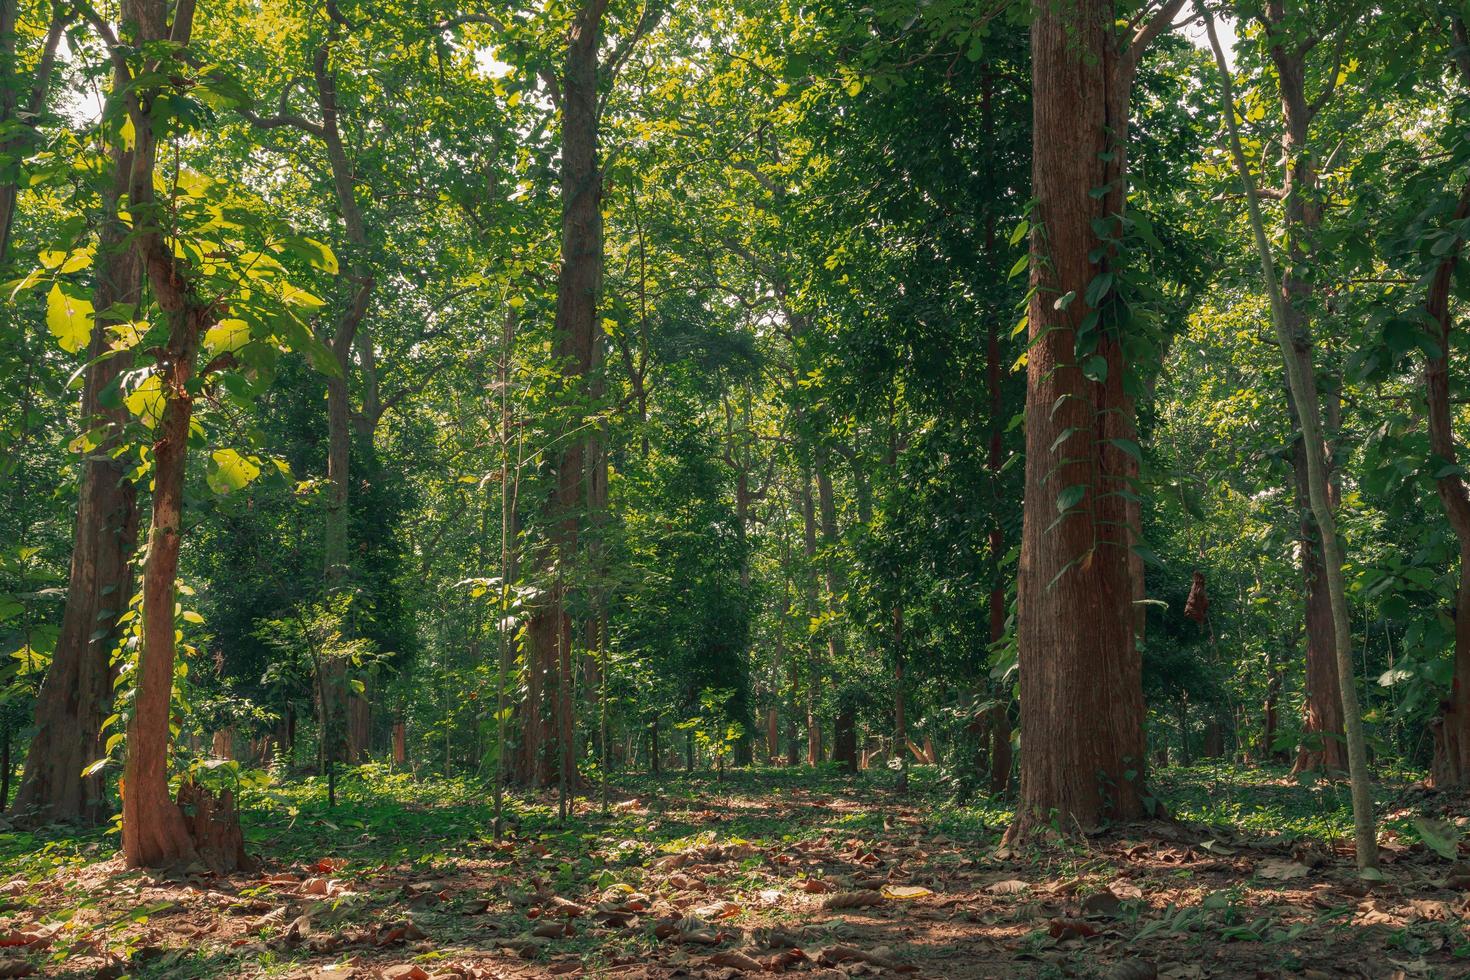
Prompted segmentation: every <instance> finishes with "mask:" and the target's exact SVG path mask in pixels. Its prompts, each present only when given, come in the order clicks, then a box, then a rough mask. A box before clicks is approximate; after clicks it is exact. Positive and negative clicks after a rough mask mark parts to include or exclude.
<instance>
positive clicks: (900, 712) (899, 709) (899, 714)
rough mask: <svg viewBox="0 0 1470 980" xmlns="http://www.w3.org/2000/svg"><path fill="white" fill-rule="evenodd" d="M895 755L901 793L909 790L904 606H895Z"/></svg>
mask: <svg viewBox="0 0 1470 980" xmlns="http://www.w3.org/2000/svg"><path fill="white" fill-rule="evenodd" d="M892 639H893V755H892V756H891V758H893V759H897V760H898V784H897V789H898V792H899V793H900V794H903V793H907V792H908V790H909V754H908V751H907V747H908V743H909V722H908V687H907V684H906V683H905V680H904V650H903V607H902V606H894V607H893V633H892Z"/></svg>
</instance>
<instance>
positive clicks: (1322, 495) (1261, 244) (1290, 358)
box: [1196, 0, 1378, 870]
mask: <svg viewBox="0 0 1470 980" xmlns="http://www.w3.org/2000/svg"><path fill="white" fill-rule="evenodd" d="M1196 6H1197V7H1198V9H1199V11H1200V16H1201V17H1202V18H1203V20H1204V22H1205V29H1206V32H1207V34H1208V35H1209V39H1210V47H1211V49H1213V51H1214V54H1215V65H1216V68H1217V69H1218V71H1219V76H1220V96H1221V98H1220V102H1221V107H1220V108H1221V115H1222V116H1223V117H1224V120H1225V128H1226V131H1227V132H1228V133H1229V137H1230V151H1231V155H1232V156H1233V157H1234V159H1235V166H1236V169H1237V171H1238V173H1239V176H1240V182H1241V186H1242V188H1243V189H1244V191H1245V198H1246V208H1247V212H1248V215H1249V217H1250V225H1251V231H1252V233H1253V235H1254V238H1255V246H1256V253H1257V255H1258V256H1259V258H1260V261H1261V275H1262V278H1263V279H1264V280H1265V287H1266V295H1267V299H1268V300H1269V302H1270V304H1271V322H1272V326H1273V327H1274V328H1275V332H1276V342H1277V345H1278V346H1279V347H1280V348H1281V359H1282V363H1283V366H1284V367H1285V369H1286V380H1287V384H1288V386H1289V387H1290V389H1291V393H1292V396H1293V398H1294V399H1295V401H1296V404H1297V407H1298V409H1299V414H1300V421H1301V429H1302V433H1301V434H1302V437H1301V443H1302V444H1303V445H1304V446H1305V447H1306V453H1307V480H1308V487H1309V489H1310V491H1311V503H1312V515H1313V517H1315V518H1316V520H1317V527H1318V529H1319V531H1320V532H1321V537H1322V558H1323V563H1324V566H1325V569H1326V580H1327V589H1328V595H1329V597H1330V599H1331V604H1332V626H1333V641H1334V643H1333V645H1334V649H1335V652H1336V657H1337V678H1338V685H1339V687H1340V690H1341V692H1342V718H1343V731H1344V735H1345V737H1346V740H1347V755H1348V773H1349V776H1350V778H1351V784H1352V798H1353V839H1354V844H1355V845H1356V850H1357V855H1356V856H1357V864H1358V868H1359V869H1360V870H1366V869H1368V868H1376V867H1377V866H1378V838H1377V832H1376V829H1375V826H1374V816H1373V797H1372V790H1371V787H1370V785H1369V780H1370V778H1371V775H1370V773H1369V772H1368V748H1367V739H1366V738H1365V737H1364V734H1363V716H1362V713H1361V711H1360V709H1359V706H1358V689H1357V681H1356V679H1355V676H1354V674H1353V657H1352V624H1351V622H1350V621H1349V618H1348V604H1347V587H1346V584H1345V582H1344V580H1343V573H1342V569H1343V563H1344V555H1343V549H1342V542H1341V539H1339V538H1338V535H1337V519H1336V517H1335V516H1334V515H1333V512H1332V503H1331V500H1330V495H1329V493H1328V487H1329V484H1330V483H1331V477H1330V471H1329V469H1328V465H1327V458H1326V456H1327V453H1326V446H1325V445H1324V443H1323V440H1322V410H1321V406H1320V404H1319V403H1318V399H1317V381H1316V373H1315V371H1314V369H1313V363H1312V359H1311V357H1310V356H1308V357H1307V359H1306V363H1302V360H1301V358H1300V356H1299V347H1298V345H1297V343H1296V341H1297V339H1298V338H1297V336H1296V335H1294V334H1293V333H1292V330H1291V320H1290V317H1289V314H1288V307H1289V305H1290V299H1291V297H1290V295H1289V294H1288V293H1287V292H1286V290H1284V289H1282V288H1280V287H1279V286H1278V284H1277V279H1276V266H1275V260H1274V258H1273V257H1272V254H1271V245H1270V242H1269V241H1268V240H1267V238H1266V226H1265V222H1264V221H1263V220H1262V218H1261V208H1260V202H1259V200H1258V199H1257V191H1256V184H1255V181H1254V179H1252V177H1251V172H1250V166H1249V164H1248V163H1247V162H1246V158H1245V151H1244V150H1242V149H1241V145H1240V134H1239V132H1238V130H1237V127H1236V123H1235V97H1234V95H1233V94H1232V84H1231V80H1230V68H1229V66H1228V65H1227V64H1226V62H1225V54H1224V51H1223V50H1222V49H1221V47H1220V39H1219V38H1218V37H1217V36H1216V34H1215V22H1214V19H1213V17H1212V16H1211V14H1210V11H1209V8H1207V7H1206V6H1205V5H1204V0H1196ZM1275 9H1278V10H1279V7H1276V8H1275ZM1308 350H1310V348H1308Z"/></svg>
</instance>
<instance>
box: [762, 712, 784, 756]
mask: <svg viewBox="0 0 1470 980" xmlns="http://www.w3.org/2000/svg"><path fill="white" fill-rule="evenodd" d="M780 724H781V713H780V712H779V711H778V710H777V709H776V707H775V705H772V706H771V707H769V708H767V709H766V761H767V762H775V761H776V756H777V754H778V753H779V752H780V748H781V747H780Z"/></svg>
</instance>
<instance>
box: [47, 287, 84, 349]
mask: <svg viewBox="0 0 1470 980" xmlns="http://www.w3.org/2000/svg"><path fill="white" fill-rule="evenodd" d="M93 312H94V311H93V309H92V303H91V301H90V300H86V299H81V298H79V297H76V296H68V295H67V294H66V293H64V292H62V290H61V283H56V284H55V285H53V286H52V287H51V292H49V293H47V294H46V327H47V329H48V330H50V331H51V333H52V334H53V335H54V336H55V337H56V341H57V343H59V344H60V345H61V349H62V350H64V351H66V352H67V353H68V354H75V353H76V352H77V351H79V350H81V349H82V348H83V347H86V346H87V344H88V342H89V341H90V340H91V338H92V315H93Z"/></svg>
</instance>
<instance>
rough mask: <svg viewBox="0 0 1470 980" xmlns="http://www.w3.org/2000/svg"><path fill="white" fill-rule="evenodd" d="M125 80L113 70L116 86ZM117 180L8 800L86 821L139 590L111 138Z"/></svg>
mask: <svg viewBox="0 0 1470 980" xmlns="http://www.w3.org/2000/svg"><path fill="white" fill-rule="evenodd" d="M119 84H126V80H123V81H122V82H121V83H119V82H118V81H117V80H116V79H115V80H114V86H118V85H119ZM111 161H112V167H113V179H112V183H111V184H110V185H109V187H108V188H107V190H106V192H105V194H104V197H103V203H102V212H103V217H102V223H101V228H100V230H99V233H98V243H97V264H96V275H97V278H96V281H95V283H94V284H93V289H92V306H93V307H94V308H95V309H96V310H97V311H98V313H99V315H98V317H96V318H95V319H94V320H93V323H92V338H91V344H90V346H89V348H88V350H87V360H88V367H87V368H86V371H85V373H84V382H83V390H82V409H81V418H82V420H83V424H84V426H87V427H89V428H90V429H91V431H92V432H93V434H94V438H96V439H97V440H98V442H97V445H96V447H95V448H93V449H92V450H91V451H89V452H88V453H87V455H86V457H85V459H84V461H83V463H82V483H81V488H80V490H79V491H78V494H77V519H76V528H75V534H74V544H73V547H72V557H71V574H70V578H69V580H68V585H67V593H66V608H65V611H64V612H63V613H62V620H61V631H60V633H59V634H58V636H57V639H56V651H55V654H54V656H53V658H52V661H51V667H50V669H49V670H48V671H47V672H46V679H45V680H44V681H43V682H42V684H41V692H40V695H39V697H38V698H37V700H36V716H35V717H36V734H35V737H34V738H33V739H32V740H31V746H30V753H29V755H28V756H27V758H26V766H25V776H24V778H23V779H22V781H21V784H20V791H19V792H18V793H17V794H16V798H15V805H14V807H13V808H12V809H13V812H14V813H16V814H24V815H26V817H27V819H28V820H34V821H44V822H55V821H69V822H77V823H85V824H95V823H100V822H102V821H104V820H106V819H107V817H108V815H109V813H110V811H111V808H110V806H109V805H108V803H107V799H106V793H105V789H104V785H103V777H102V776H101V775H100V774H98V775H93V776H90V777H83V776H82V770H84V769H86V768H87V767H88V766H89V765H91V764H92V763H93V762H95V761H97V760H98V759H101V758H102V756H103V751H102V749H103V738H102V730H101V729H102V721H103V719H104V718H106V717H107V715H108V713H109V712H110V710H111V705H112V678H113V669H112V666H111V660H112V650H113V647H114V645H115V644H116V640H117V620H118V617H119V616H121V615H122V614H123V612H124V611H126V609H127V607H128V600H129V599H131V598H132V595H133V572H132V566H131V560H132V555H133V550H134V548H135V547H136V546H137V537H138V507H137V500H136V492H135V490H134V488H133V484H132V483H131V482H129V481H128V480H126V479H125V474H126V466H125V464H124V462H123V461H122V460H118V459H114V458H113V452H112V451H113V450H114V449H115V448H116V447H117V445H118V434H119V432H120V431H121V427H122V426H123V425H124V424H125V423H126V421H127V409H126V408H123V407H122V406H121V405H116V404H114V405H113V406H112V407H107V406H104V405H103V404H102V399H101V393H102V392H103V391H104V390H105V389H106V388H107V387H108V386H109V385H110V384H112V383H113V382H114V381H115V380H116V378H117V376H118V375H119V374H120V373H121V372H122V371H124V370H127V369H128V367H129V366H130V363H131V359H130V358H128V357H126V356H123V357H112V358H106V359H102V360H99V358H100V356H101V355H102V354H103V353H104V352H105V351H107V350H108V348H109V346H110V345H109V341H108V333H107V328H108V326H109V324H108V323H107V322H106V321H104V320H103V319H102V317H101V315H100V314H101V313H102V312H104V311H106V310H108V309H111V308H112V307H113V305H114V304H118V303H121V304H124V305H128V306H133V305H136V304H137V303H138V302H139V299H140V290H141V288H142V276H143V273H142V266H141V264H140V262H139V260H138V256H137V253H136V252H135V251H134V250H133V249H132V248H131V247H129V245H128V244H127V243H126V241H125V238H126V235H127V233H128V229H127V227H126V226H125V225H123V224H122V222H121V221H119V220H118V209H119V204H120V202H122V200H123V199H124V197H125V196H126V194H127V186H128V180H129V174H130V172H131V169H132V154H131V153H128V152H125V151H124V150H123V149H122V148H121V147H112V149H111Z"/></svg>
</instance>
